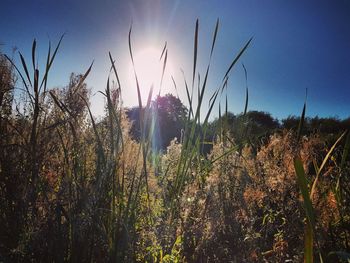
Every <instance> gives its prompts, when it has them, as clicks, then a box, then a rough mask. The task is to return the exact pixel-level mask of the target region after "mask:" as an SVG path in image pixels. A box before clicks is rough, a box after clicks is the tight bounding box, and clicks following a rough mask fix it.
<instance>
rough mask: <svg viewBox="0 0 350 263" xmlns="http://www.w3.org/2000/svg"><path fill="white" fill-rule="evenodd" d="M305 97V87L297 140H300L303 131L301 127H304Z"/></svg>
mask: <svg viewBox="0 0 350 263" xmlns="http://www.w3.org/2000/svg"><path fill="white" fill-rule="evenodd" d="M306 99H307V89H306V94H305V101H304V106H303V111H302V112H301V117H300V121H299V126H298V133H297V142H299V141H300V138H301V134H302V131H303V128H304V122H305V112H306Z"/></svg>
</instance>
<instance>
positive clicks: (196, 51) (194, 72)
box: [192, 18, 198, 87]
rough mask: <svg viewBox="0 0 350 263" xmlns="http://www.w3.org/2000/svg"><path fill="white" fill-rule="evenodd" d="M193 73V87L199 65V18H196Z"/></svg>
mask: <svg viewBox="0 0 350 263" xmlns="http://www.w3.org/2000/svg"><path fill="white" fill-rule="evenodd" d="M193 50H194V51H193V52H194V53H193V74H192V87H193V85H194V77H195V75H196V66H197V53H198V18H197V20H196V29H195V32H194V49H193Z"/></svg>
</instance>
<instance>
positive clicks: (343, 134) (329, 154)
mask: <svg viewBox="0 0 350 263" xmlns="http://www.w3.org/2000/svg"><path fill="white" fill-rule="evenodd" d="M345 134H346V131H345V132H343V133H342V135H340V137H339V138H338V139H337V141H336V142H335V143H334V144H333V145H332V147H331V148H330V149H329V151H328V153H327V155H326V157H325V158H324V159H323V161H322V164H321V166H320V168H319V169H318V173H317V174H316V178H315V180H314V182H313V184H312V188H311V193H310V197H311V199H312V197H313V195H314V193H315V190H316V185H317V182H318V178H319V176H320V174H321V171H322V169H323V167H324V166H325V165H326V163H327V161H328V159H329V157H330V156H331V154H332V152H333V151H334V149H335V147H336V146H337V144H338V143H339V142H340V141H341V140H342V139H343V137H344V136H345Z"/></svg>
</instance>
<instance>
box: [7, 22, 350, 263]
mask: <svg viewBox="0 0 350 263" xmlns="http://www.w3.org/2000/svg"><path fill="white" fill-rule="evenodd" d="M218 28H219V23H217V24H216V26H215V28H214V31H213V37H212V40H211V49H210V54H209V58H210V59H209V62H208V65H207V67H206V71H205V73H204V74H203V77H202V80H200V79H199V78H197V76H198V75H197V54H198V45H199V44H200V43H198V21H197V23H196V27H195V33H194V41H193V42H194V49H193V58H191V59H192V61H193V62H192V63H193V71H192V72H190V73H189V75H190V76H191V78H190V81H187V80H186V79H185V78H184V83H185V84H184V88H185V90H186V94H187V103H188V105H189V107H188V108H186V107H184V106H183V104H181V102H179V101H178V100H176V97H174V96H173V99H172V100H173V101H175V102H174V104H176V103H177V104H176V105H180V106H179V107H177V110H174V109H172V110H169V107H168V108H167V107H166V106H165V102H166V101H167V100H166V99H163V100H162V99H161V96H158V97H156V98H157V99H154V96H153V93H154V92H153V90H152V89H150V92H149V95H148V98H147V102H146V104H143V103H142V101H143V99H144V98H141V92H140V84H139V81H138V77H137V73H136V71H135V88H136V89H137V92H138V102H139V105H138V107H136V109H135V110H134V112H136V113H137V118H136V120H134V121H133V120H131V119H130V117H129V115H128V112H130V111H128V110H130V109H125V108H124V107H123V104H122V100H123V96H127V93H124V89H123V87H122V86H121V84H120V81H119V75H118V71H117V68H118V65H116V64H115V60H114V57H113V54H111V53H109V58H110V66H111V68H110V74H109V75H110V78H109V79H108V80H107V84H106V88H105V90H104V91H101V93H102V94H103V96H104V97H105V115H104V116H103V118H100V119H98V120H97V119H96V118H95V117H94V116H93V114H92V112H91V109H90V103H89V96H90V92H89V90H88V88H87V85H86V83H85V80H86V78H87V77H88V75H89V74H90V72H91V71H93V70H94V69H93V65H91V66H90V67H89V68H88V69H87V71H86V72H85V73H83V74H72V75H71V78H70V80H69V84H68V85H67V86H66V87H65V88H62V89H58V88H56V89H53V88H50V78H49V76H50V70H51V69H52V67H54V60H55V58H56V54H57V51H58V50H59V48H60V44H61V41H64V39H63V38H61V39H60V41H59V43H57V45H56V46H54V47H51V45H50V48H49V49H48V54H47V59H46V64H45V65H41V67H42V69H43V70H40V69H39V68H38V63H37V62H38V61H37V60H36V57H37V56H36V45H37V43H36V41H35V40H34V41H33V45H32V47H31V48H32V57H31V58H29V59H28V58H24V57H23V56H22V55H21V53H19V62H20V63H18V64H16V63H14V62H13V59H12V58H10V57H9V56H6V55H4V54H1V57H0V66H1V67H0V74H1V75H0V77H1V78H0V200H1V202H0V215H1V217H0V225H1V228H0V262H350V254H349V253H350V230H349V229H350V227H349V226H350V205H349V204H350V177H349V171H350V162H349V147H350V133H349V132H348V131H347V130H346V129H348V128H349V119H346V120H338V122H337V121H336V120H334V119H333V121H334V122H330V123H331V124H330V125H328V127H330V128H332V127H335V126H334V125H335V124H337V125H339V127H338V128H337V129H336V130H334V131H333V130H332V131H330V130H327V129H324V128H322V127H325V124H324V123H323V122H322V121H319V122H318V123H317V125H316V126H315V125H314V126H312V125H313V123H314V122H315V118H314V119H310V118H307V117H306V116H307V100H305V104H304V108H303V109H300V111H301V114H300V117H294V118H292V117H291V118H289V119H286V120H285V121H284V125H278V124H276V125H275V126H274V128H273V129H270V130H268V131H267V130H266V128H264V126H263V125H261V124H259V123H257V122H254V121H253V119H252V116H254V115H253V113H252V112H249V111H248V104H249V91H248V87H247V88H246V98H245V107H244V108H243V109H242V113H241V114H240V115H239V117H237V116H236V118H233V117H234V116H233V115H232V114H231V113H229V112H228V107H227V98H226V104H224V105H220V107H219V112H218V113H216V114H218V118H216V119H215V121H212V119H211V116H212V115H213V109H214V108H215V106H216V105H217V104H218V103H219V102H218V101H219V98H221V96H225V89H226V85H227V80H228V77H229V75H230V72H231V71H232V70H235V68H236V67H237V66H240V63H239V62H240V59H241V56H242V55H244V53H245V52H247V51H248V50H249V45H250V43H251V41H252V39H249V40H248V41H247V42H246V43H245V45H244V46H243V47H242V48H241V50H240V51H239V52H238V54H237V55H236V56H235V57H234V58H233V59H232V63H231V64H230V66H229V67H228V69H227V71H226V72H224V74H223V78H222V82H221V83H219V84H218V87H217V88H216V89H215V90H214V92H213V94H209V95H210V96H211V98H210V100H209V101H208V102H207V101H204V95H205V94H207V93H208V92H209V89H208V87H207V83H208V81H207V79H208V75H209V72H210V68H211V58H212V54H213V52H214V50H215V43H216V38H217V33H218ZM129 53H130V57H131V60H133V49H132V30H131V29H130V32H129ZM160 55H161V56H160V57H161V60H162V62H163V63H164V67H163V73H164V71H165V70H166V61H167V47H166V46H165V47H164V49H163V51H162V52H161V54H160ZM246 76H247V75H246ZM162 77H163V76H162ZM112 79H113V80H114V81H112ZM169 97H170V96H168V99H169ZM164 101H165V102H164ZM205 103H208V107H204V104H205ZM219 104H220V103H219ZM179 109H180V110H179ZM161 114H163V115H164V114H165V115H164V116H163V115H161ZM162 116H163V117H162ZM174 116H175V117H174ZM161 118H163V120H165V119H173V120H174V121H173V122H170V124H169V123H168V124H167V125H166V126H165V127H167V128H168V129H169V130H170V129H172V128H174V127H175V126H174V125H175V124H176V125H177V126H176V128H177V130H178V131H179V133H178V136H176V137H177V138H176V139H173V138H170V137H171V136H170V137H169V139H172V140H171V142H170V144H169V145H168V143H166V144H164V145H162V146H159V147H160V148H159V147H158V148H155V147H154V144H155V141H154V140H155V138H157V137H159V136H160V135H159V129H160V125H161V124H160V121H158V120H160V119H161ZM175 120H176V121H175ZM233 120H234V121H233ZM326 120H328V121H332V119H327V118H325V119H323V121H326ZM288 121H289V122H288ZM135 122H137V123H135ZM290 123H291V124H290ZM334 123H335V124H334ZM288 124H290V125H288ZM135 125H136V126H135ZM322 125H323V126H322ZM310 127H313V128H310ZM132 129H134V132H131V130H132ZM135 129H136V131H135ZM322 129H323V130H322ZM258 130H259V132H257V131H258ZM163 131H164V132H165V129H164V128H163ZM135 134H136V135H135ZM174 137H175V136H174Z"/></svg>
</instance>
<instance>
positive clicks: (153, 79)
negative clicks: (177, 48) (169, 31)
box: [129, 46, 174, 103]
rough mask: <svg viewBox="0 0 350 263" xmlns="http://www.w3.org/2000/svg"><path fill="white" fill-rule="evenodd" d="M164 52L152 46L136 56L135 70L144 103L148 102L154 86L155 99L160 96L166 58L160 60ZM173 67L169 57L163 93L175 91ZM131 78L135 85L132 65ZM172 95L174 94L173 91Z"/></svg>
mask: <svg viewBox="0 0 350 263" xmlns="http://www.w3.org/2000/svg"><path fill="white" fill-rule="evenodd" d="M161 52H162V50H161V49H156V48H154V47H152V46H149V47H146V48H143V49H141V50H139V51H137V52H135V55H134V62H135V69H136V74H137V78H138V81H139V85H140V91H141V97H142V101H143V103H144V102H145V101H146V100H147V97H148V93H149V90H150V88H151V86H152V85H153V97H155V96H156V95H158V92H159V88H160V82H161V77H162V70H163V63H164V56H163V57H162V59H160V55H161ZM173 72H174V70H173V66H172V63H171V61H170V60H169V57H168V59H167V64H166V68H165V73H164V78H163V83H162V92H161V94H164V92H166V93H169V92H170V90H171V91H172V90H173V84H172V81H171V76H172V75H173ZM129 78H130V83H132V85H134V84H135V77H134V70H133V67H132V65H130V68H129ZM172 93H174V92H173V91H172Z"/></svg>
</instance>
